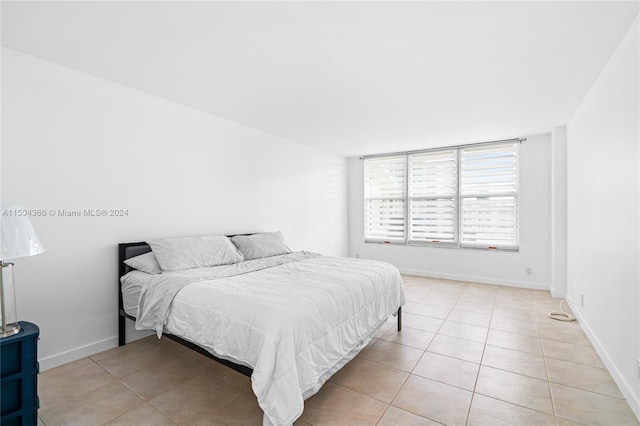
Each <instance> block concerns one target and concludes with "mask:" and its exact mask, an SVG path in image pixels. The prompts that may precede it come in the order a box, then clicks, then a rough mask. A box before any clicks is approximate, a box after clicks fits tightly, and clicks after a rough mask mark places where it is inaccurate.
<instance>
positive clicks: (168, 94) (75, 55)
mask: <svg viewBox="0 0 640 426" xmlns="http://www.w3.org/2000/svg"><path fill="white" fill-rule="evenodd" d="M637 14H638V2H637V1H627V2H611V1H600V2H579V1H570V2H555V1H553V2H551V1H538V2H521V1H511V2H506V1H503V2H484V1H472V2H435V1H428V2H397V1H394V2H264V1H263V2H206V1H196V2H179V1H175V2H169V1H158V2H155V1H142V2H128V1H127V2H125V1H122V2H90V1H81V2H78V1H72V2H52V1H50V2H31V1H28V2H7V1H3V2H2V45H3V46H6V47H9V48H11V49H15V50H18V51H21V52H25V53H28V54H30V55H34V56H36V57H39V58H42V59H45V60H48V61H52V62H55V63H57V64H61V65H64V66H67V67H70V68H73V69H76V70H80V71H83V72H87V73H90V74H93V75H96V76H99V77H102V78H105V79H107V80H111V81H114V82H118V83H121V84H123V85H126V86H130V87H133V88H136V89H139V90H142V91H144V92H148V93H151V94H153V95H157V96H160V97H163V98H167V99H170V100H173V101H176V102H179V103H181V104H184V105H188V106H190V107H193V108H197V109H199V110H202V111H206V112H208V113H211V114H215V115H218V116H221V117H224V118H227V119H229V120H233V121H236V122H239V123H243V124H246V125H248V126H252V127H255V128H257V129H261V130H263V131H266V132H269V133H272V134H275V135H278V136H282V137H285V138H288V139H292V140H295V141H298V142H301V143H304V144H308V145H312V146H316V147H319V148H322V149H326V150H330V151H333V152H336V153H339V154H341V155H345V156H354V155H360V154H372V153H382V152H392V151H398V150H410V149H420V148H428V147H435V146H445V145H452V144H458V143H467V142H480V141H486V140H495V139H502V138H509V137H518V136H525V135H530V134H536V133H546V132H550V131H551V130H552V129H553V128H554V127H556V126H559V125H564V124H566V123H567V121H568V120H569V119H570V117H571V115H572V113H573V112H574V111H575V110H576V108H577V107H578V106H579V104H580V102H581V101H582V99H583V98H584V96H585V95H586V93H587V91H588V90H589V88H590V87H591V86H592V84H593V82H594V81H595V79H596V78H597V76H598V75H599V73H600V72H601V70H602V68H603V67H604V65H605V64H606V62H607V60H608V59H609V57H610V56H611V54H612V53H613V51H614V50H615V48H616V47H617V45H618V43H619V42H620V40H621V39H622V37H623V36H624V34H625V33H626V31H627V29H628V28H629V26H630V24H631V23H632V22H633V20H634V18H635V16H636V15H637Z"/></svg>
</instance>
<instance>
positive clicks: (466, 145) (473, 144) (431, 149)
mask: <svg viewBox="0 0 640 426" xmlns="http://www.w3.org/2000/svg"><path fill="white" fill-rule="evenodd" d="M526 140H527V138H512V139H501V140H497V141H489V142H476V143H468V144H460V145H451V146H442V147H438V148H427V149H414V150H412V151H397V152H388V153H385V154H371V155H362V156H360V157H358V158H359V159H360V160H364V159H365V158H374V157H388V156H391V155H407V154H415V153H418V152H428V151H442V150H445V149H452V148H456V149H459V148H467V147H470V146H479V145H488V144H496V143H507V142H518V143H522V142H525V141H526Z"/></svg>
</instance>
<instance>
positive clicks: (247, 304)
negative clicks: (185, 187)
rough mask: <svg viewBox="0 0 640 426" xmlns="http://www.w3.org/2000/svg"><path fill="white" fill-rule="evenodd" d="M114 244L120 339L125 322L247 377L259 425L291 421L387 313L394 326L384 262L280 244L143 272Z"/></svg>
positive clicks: (395, 289) (142, 245)
mask: <svg viewBox="0 0 640 426" xmlns="http://www.w3.org/2000/svg"><path fill="white" fill-rule="evenodd" d="M149 252H151V246H150V245H149V244H148V243H146V242H137V243H126V244H119V256H118V267H119V276H120V280H119V289H120V291H119V311H118V318H119V327H118V330H119V345H121V346H122V345H124V344H125V343H126V339H125V321H126V319H130V320H133V321H135V322H136V329H150V330H154V331H155V332H156V334H157V335H158V337H160V336H162V335H164V336H166V337H168V338H171V339H173V340H175V341H177V342H179V343H181V344H183V345H185V346H188V347H190V348H191V349H194V350H196V351H198V352H200V353H203V354H205V355H206V356H208V357H210V358H212V359H214V360H216V361H218V362H221V363H223V364H225V365H227V366H229V367H231V368H233V369H235V370H237V371H240V372H241V373H243V374H245V375H247V376H250V377H251V381H252V388H253V391H254V393H255V394H256V397H257V400H258V403H259V405H260V407H261V408H262V409H263V411H264V424H267V425H268V424H273V425H290V424H292V423H293V422H294V421H295V420H296V419H297V418H298V417H299V416H300V415H301V414H302V411H303V409H304V400H305V399H307V398H308V397H310V396H312V395H314V394H315V393H316V392H317V391H318V390H319V389H320V388H321V387H322V385H323V384H324V383H325V381H326V380H327V379H328V378H329V377H331V375H333V374H334V373H335V372H336V371H338V370H339V369H340V368H342V367H343V366H344V365H345V364H346V363H348V362H349V361H350V360H351V359H353V358H354V357H355V356H356V355H357V353H358V352H359V351H360V350H361V349H362V348H364V347H365V346H366V345H367V344H368V343H369V341H370V340H371V338H372V337H373V336H374V334H375V333H376V331H377V330H378V328H379V327H380V326H381V325H382V324H384V323H385V322H386V321H387V319H388V318H389V317H390V316H391V315H396V316H397V324H398V327H397V328H398V331H400V329H401V313H402V310H401V307H402V305H403V304H404V302H405V298H404V290H403V288H402V279H401V277H400V274H399V272H398V270H397V269H396V268H395V267H393V266H392V265H389V264H387V263H384V262H377V261H371V260H363V259H350V258H340V257H328V256H321V255H319V254H316V253H310V252H289V253H284V254H280V255H276V256H268V257H263V258H256V259H250V260H244V261H242V262H237V263H233V264H226V265H217V266H213V267H202V268H193V269H189V270H181V271H169V272H163V273H161V274H156V275H151V274H148V273H145V272H142V271H138V270H135V269H132V268H131V267H130V266H127V265H126V264H125V263H124V262H125V261H126V260H130V259H132V258H135V257H136V256H139V255H142V254H145V253H149Z"/></svg>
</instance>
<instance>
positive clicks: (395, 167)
mask: <svg viewBox="0 0 640 426" xmlns="http://www.w3.org/2000/svg"><path fill="white" fill-rule="evenodd" d="M405 168H406V156H405V155H404V154H403V155H396V156H390V157H373V158H367V159H365V160H364V178H365V182H364V191H365V209H364V210H365V240H368V241H382V242H404V241H405V195H406V181H405V178H406V173H405Z"/></svg>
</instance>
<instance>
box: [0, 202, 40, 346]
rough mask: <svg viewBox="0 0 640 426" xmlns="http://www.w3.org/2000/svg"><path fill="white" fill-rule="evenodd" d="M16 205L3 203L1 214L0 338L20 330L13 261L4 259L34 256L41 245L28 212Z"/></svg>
mask: <svg viewBox="0 0 640 426" xmlns="http://www.w3.org/2000/svg"><path fill="white" fill-rule="evenodd" d="M23 212H25V210H24V209H23V208H22V207H19V206H11V207H4V208H2V209H1V213H2V216H1V217H0V272H1V273H0V315H1V316H2V329H1V330H0V338H2V337H8V336H12V335H14V334H17V333H19V332H20V325H19V324H18V314H17V310H16V293H15V287H14V286H13V263H11V262H7V260H13V259H18V258H20V257H26V256H34V255H36V254H40V253H42V252H43V251H44V247H43V246H42V243H41V242H40V239H39V238H38V236H37V235H36V232H35V231H34V229H33V226H32V225H31V221H30V220H29V216H26V215H22V213H23Z"/></svg>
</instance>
